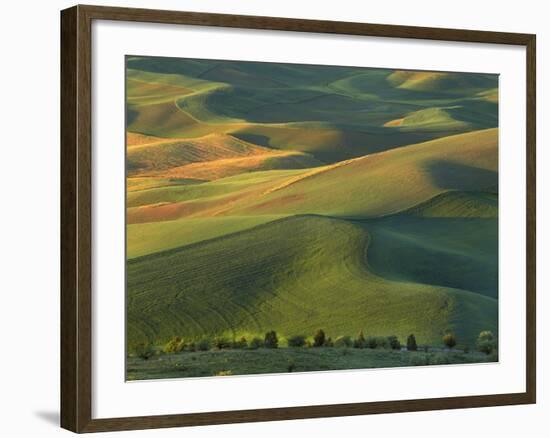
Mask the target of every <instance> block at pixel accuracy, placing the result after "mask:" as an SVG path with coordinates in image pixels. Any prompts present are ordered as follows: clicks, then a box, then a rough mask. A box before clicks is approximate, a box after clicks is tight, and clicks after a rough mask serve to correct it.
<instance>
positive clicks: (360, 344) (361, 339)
mask: <svg viewBox="0 0 550 438" xmlns="http://www.w3.org/2000/svg"><path fill="white" fill-rule="evenodd" d="M366 345H367V341H366V339H365V335H364V334H363V330H361V331H360V332H359V335H357V339H356V340H355V341H354V342H353V346H354V347H355V348H365V347H366Z"/></svg>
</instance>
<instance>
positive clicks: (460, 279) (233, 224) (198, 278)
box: [126, 57, 499, 351]
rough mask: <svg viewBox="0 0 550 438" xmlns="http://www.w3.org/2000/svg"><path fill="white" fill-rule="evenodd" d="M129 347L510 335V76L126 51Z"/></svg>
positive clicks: (471, 341) (463, 340) (468, 341)
mask: <svg viewBox="0 0 550 438" xmlns="http://www.w3.org/2000/svg"><path fill="white" fill-rule="evenodd" d="M126 73H127V82H126V83H127V85H126V91H127V101H126V110H127V111H126V113H127V126H126V130H127V138H126V140H127V145H126V146H127V148H126V150H127V153H126V158H127V160H126V163H127V169H126V171H127V181H126V187H127V192H126V201H127V203H126V205H127V210H126V221H127V248H126V249H127V342H128V344H127V345H128V349H129V351H130V350H131V349H132V348H134V347H135V346H136V345H137V344H140V343H143V342H144V343H150V344H153V345H155V346H157V347H158V346H159V345H161V344H163V343H165V342H166V341H167V340H168V339H170V338H172V337H173V336H181V337H183V338H185V339H188V340H199V339H202V338H208V339H214V338H215V337H218V336H225V337H228V338H230V339H233V338H237V337H240V336H243V335H244V336H246V337H247V339H250V338H251V337H253V336H259V337H263V336H264V334H265V332H266V331H269V330H276V331H277V333H278V335H279V336H280V338H281V339H284V338H288V337H290V336H293V335H308V336H311V335H312V334H313V333H315V331H316V330H318V329H320V328H322V329H323V330H325V332H326V333H327V334H328V335H329V336H331V337H332V338H333V339H334V338H336V337H338V336H343V335H348V336H356V335H357V334H358V332H359V331H361V330H363V331H364V333H365V335H366V336H370V335H372V336H388V335H396V336H398V337H399V339H400V340H401V342H404V341H405V339H406V337H407V336H408V335H409V334H411V333H414V334H415V336H416V339H417V341H418V343H419V344H429V345H432V346H440V345H441V338H442V336H443V334H444V333H446V332H448V331H451V332H453V333H455V334H456V336H457V338H458V340H459V343H460V344H462V345H470V346H474V345H475V339H476V337H477V335H478V334H479V332H480V331H482V330H491V331H493V332H494V333H497V332H498V237H499V236H498V138H499V131H498V77H497V76H495V75H485V74H468V73H446V72H426V71H404V70H392V69H366V68H358V67H338V66H315V65H298V64H269V63H257V62H240V61H224V60H200V59H173V58H154V57H128V58H127V70H126Z"/></svg>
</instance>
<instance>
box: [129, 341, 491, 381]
mask: <svg viewBox="0 0 550 438" xmlns="http://www.w3.org/2000/svg"><path fill="white" fill-rule="evenodd" d="M427 359H428V360H432V361H433V362H435V363H453V364H459V363H478V362H488V361H491V360H495V359H492V358H490V357H488V356H487V355H486V354H483V353H477V352H472V353H469V354H461V353H435V354H425V353H421V352H410V351H391V350H370V349H352V348H284V349H277V350H273V349H264V348H262V349H259V350H252V351H251V350H222V351H207V352H193V353H189V352H185V353H179V354H170V355H163V356H154V357H152V358H150V359H149V360H142V359H139V358H134V357H130V358H128V362H127V363H128V370H127V372H128V374H127V378H128V380H145V379H169V378H181V377H201V376H216V375H219V374H220V373H221V374H222V375H228V373H230V374H231V375H239V374H265V373H288V372H289V366H292V372H293V373H301V372H304V371H324V370H334V369H338V370H349V369H364V368H389V367H406V366H411V365H414V364H425V363H426V360H427ZM438 360H439V362H438ZM296 378H300V377H299V376H296Z"/></svg>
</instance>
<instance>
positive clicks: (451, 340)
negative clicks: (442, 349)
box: [443, 333, 456, 349]
mask: <svg viewBox="0 0 550 438" xmlns="http://www.w3.org/2000/svg"><path fill="white" fill-rule="evenodd" d="M443 343H444V344H445V345H446V346H447V347H449V348H451V349H452V348H453V347H454V346H455V345H456V336H455V335H453V334H452V333H447V334H446V335H445V336H443Z"/></svg>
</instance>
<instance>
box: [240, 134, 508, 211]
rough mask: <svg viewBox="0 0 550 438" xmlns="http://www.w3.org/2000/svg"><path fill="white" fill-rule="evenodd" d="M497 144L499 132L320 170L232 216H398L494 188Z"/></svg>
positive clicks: (246, 202) (253, 201)
mask: <svg viewBox="0 0 550 438" xmlns="http://www.w3.org/2000/svg"><path fill="white" fill-rule="evenodd" d="M497 144H498V131H497V130H496V129H490V130H484V131H476V132H473V133H467V134H460V135H456V136H452V137H446V138H442V139H438V140H433V141H431V142H427V143H423V144H418V145H413V146H408V147H403V148H398V149H393V150H391V151H386V152H381V153H378V154H373V155H368V156H365V157H361V158H358V159H355V160H352V161H350V162H348V163H339V164H337V165H335V166H328V167H326V168H324V169H323V168H318V169H316V170H315V172H313V173H311V174H309V175H310V176H308V177H301V178H294V180H293V181H292V183H290V184H288V183H286V184H285V183H283V184H282V185H281V186H280V187H281V188H280V189H277V190H271V191H270V192H269V193H267V194H264V195H263V196H261V197H257V198H254V199H246V200H244V201H243V202H241V203H236V204H235V205H234V206H233V207H232V208H231V209H230V210H229V212H230V213H232V214H238V213H250V214H258V213H261V214H268V213H271V214H272V213H275V212H277V213H278V214H284V213H288V214H300V213H319V214H330V215H338V216H369V217H371V216H378V215H385V214H389V213H393V212H397V211H400V210H403V209H406V208H409V207H411V206H413V205H416V204H418V203H419V202H422V201H424V200H427V199H429V198H431V197H433V196H435V195H437V194H439V193H441V192H443V191H445V190H483V189H485V188H487V187H492V186H495V185H496V184H497V182H498V175H497V169H498V159H497ZM323 170H324V171H323ZM303 175H304V176H305V175H308V174H307V173H304V174H303Z"/></svg>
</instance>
